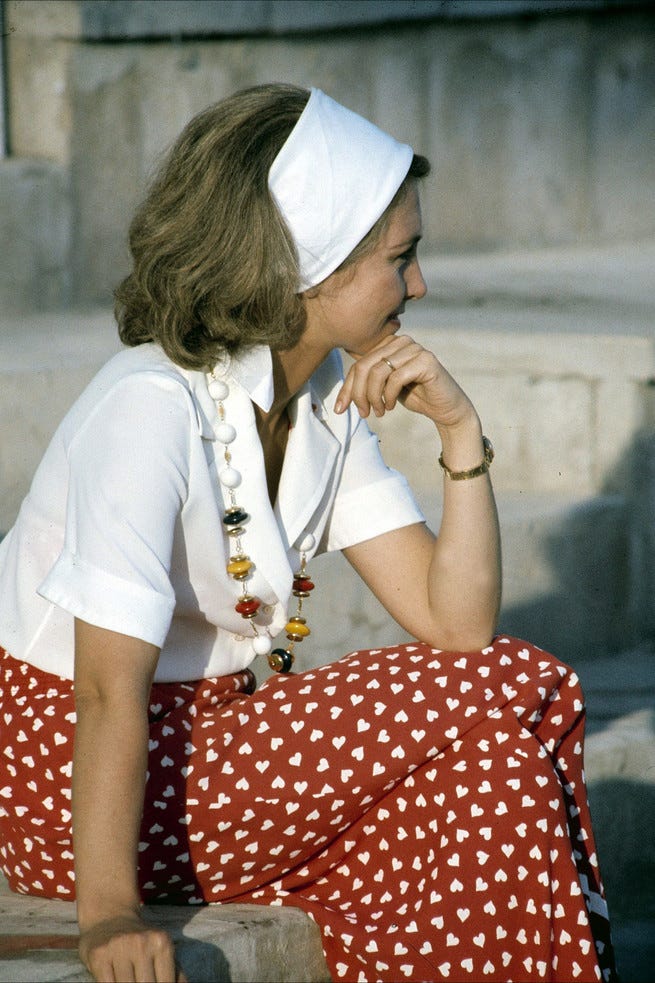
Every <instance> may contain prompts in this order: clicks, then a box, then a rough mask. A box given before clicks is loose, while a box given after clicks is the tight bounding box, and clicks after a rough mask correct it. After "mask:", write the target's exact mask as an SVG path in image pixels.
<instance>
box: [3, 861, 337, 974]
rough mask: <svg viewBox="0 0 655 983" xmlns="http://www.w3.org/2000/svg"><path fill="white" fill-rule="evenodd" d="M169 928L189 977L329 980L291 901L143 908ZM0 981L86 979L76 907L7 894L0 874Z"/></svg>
mask: <svg viewBox="0 0 655 983" xmlns="http://www.w3.org/2000/svg"><path fill="white" fill-rule="evenodd" d="M144 915H145V917H146V919H147V920H150V921H152V922H153V924H157V925H160V926H162V927H164V928H166V930H167V931H168V932H170V934H171V936H172V938H173V941H174V942H175V948H176V956H177V960H178V962H179V965H180V967H181V968H182V970H183V971H184V973H185V975H186V977H187V979H188V980H189V981H194V983H195V981H197V983H204V981H207V983H210V981H212V983H223V981H226V983H227V981H232V983H237V981H241V983H249V981H253V980H257V981H262V983H268V981H270V983H274V981H280V983H324V981H329V980H330V975H329V973H328V970H327V966H326V963H325V959H324V957H323V951H322V948H321V940H320V933H319V930H318V928H317V926H316V925H315V924H314V923H313V922H312V921H311V920H310V919H309V918H308V917H307V916H306V915H305V913H304V912H302V911H300V910H298V909H294V908H277V907H276V908H268V907H262V906H260V905H236V904H235V905H211V906H207V907H204V906H203V907H198V908H195V907H177V906H172V905H171V906H160V907H154V906H152V907H148V908H147V909H146V910H145V913H144ZM0 926H1V929H0V933H1V934H0V981H2V983H22V981H24V983H34V981H35V980H38V981H39V983H64V981H65V983H73V981H75V983H87V981H91V980H92V977H91V975H90V974H89V973H88V972H87V971H86V970H85V968H84V966H83V965H82V963H81V962H80V960H79V958H78V956H77V942H76V939H77V924H76V921H75V906H74V905H73V904H71V903H70V902H66V901H48V900H45V899H42V898H29V897H25V896H20V895H16V894H12V893H11V892H10V891H9V889H8V887H7V882H6V880H4V878H3V877H2V875H0Z"/></svg>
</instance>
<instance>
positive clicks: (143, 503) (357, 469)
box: [0, 344, 423, 682]
mask: <svg viewBox="0 0 655 983" xmlns="http://www.w3.org/2000/svg"><path fill="white" fill-rule="evenodd" d="M215 373H216V375H217V377H218V378H222V379H224V381H225V382H226V383H227V384H228V386H229V396H228V397H227V398H226V400H225V401H224V406H225V413H226V419H227V420H228V422H229V423H231V424H232V425H233V426H234V427H235V429H236V439H235V440H234V442H233V443H231V444H230V452H231V455H232V462H233V466H234V467H235V468H236V469H238V471H239V472H240V473H241V475H242V481H241V484H240V486H239V487H238V489H237V490H236V497H237V501H238V504H239V505H240V506H242V507H243V508H244V509H245V510H246V512H248V513H249V515H250V519H249V521H248V523H247V531H246V533H245V534H244V537H243V545H244V549H246V551H247V553H248V555H249V556H250V558H251V559H252V560H253V562H254V569H253V571H252V577H251V579H250V580H249V581H248V592H249V593H252V594H255V595H257V596H258V597H259V598H260V599H261V600H262V608H261V609H260V611H259V612H258V616H257V619H256V622H257V625H258V628H259V630H260V631H266V630H268V631H269V632H270V634H271V635H272V636H275V635H276V634H278V633H279V632H280V631H281V630H282V629H283V628H284V625H285V624H286V621H287V606H288V605H289V602H290V600H293V598H292V597H291V582H292V577H293V571H294V570H295V569H296V568H297V566H298V560H299V554H298V551H297V549H295V548H294V544H297V543H299V541H301V540H302V539H303V538H304V537H305V536H306V535H307V533H311V534H312V535H313V537H314V540H315V547H314V549H313V550H312V551H311V552H324V551H328V550H338V549H343V548H344V547H347V546H351V545H353V544H355V543H358V542H361V541H363V540H366V539H370V538H372V537H374V536H377V535H380V534H381V533H384V532H388V531H390V530H392V529H397V528H400V527H401V526H405V525H410V524H412V523H415V522H421V521H423V515H422V514H421V512H420V510H419V508H418V506H417V505H416V503H415V501H414V498H413V495H412V493H411V491H410V489H409V487H408V485H407V482H406V481H405V479H404V478H403V477H402V475H400V474H398V473H397V472H395V471H393V470H391V469H390V468H388V467H387V466H386V465H385V464H384V462H383V460H382V458H381V455H380V451H379V447H378V441H377V438H376V437H375V436H374V435H373V434H372V433H371V432H370V430H369V428H368V426H367V424H366V422H365V421H362V420H361V419H360V418H359V415H358V413H357V412H356V410H354V408H352V407H351V409H350V411H348V412H346V413H344V414H342V415H337V414H335V413H334V411H333V406H334V401H335V399H336V394H337V392H338V390H339V388H340V385H341V380H342V378H343V369H342V365H341V359H340V357H339V355H338V353H337V352H334V353H333V354H332V355H331V356H330V357H329V358H328V359H327V360H326V361H325V362H324V363H323V365H322V366H321V367H320V368H319V369H318V371H317V372H316V373H315V374H314V376H313V377H312V379H311V380H310V381H309V382H308V383H307V385H306V386H305V387H304V388H303V389H302V390H301V391H300V392H299V393H298V394H297V396H296V397H295V398H294V400H293V402H292V404H291V406H290V419H291V430H290V433H289V440H288V445H287V451H286V456H285V459H284V466H283V470H282V475H281V478H280V485H279V491H278V497H277V501H276V504H275V508H273V507H272V506H271V504H270V501H269V498H268V490H267V483H266V472H265V467H264V459H263V454H262V448H261V444H260V441H259V437H258V434H257V427H256V420H255V414H254V409H253V402H255V403H257V404H258V405H259V406H260V407H261V408H262V409H264V410H268V409H269V408H270V405H271V401H272V395H273V388H272V364H271V356H270V351H269V350H268V348H256V349H253V350H251V351H250V352H248V353H246V354H245V355H242V356H240V357H239V358H233V359H230V358H226V359H225V360H224V361H223V362H221V364H220V365H219V366H218V367H217V369H216V370H215ZM219 422H220V421H219V417H218V413H217V407H216V403H215V402H214V400H213V399H212V398H211V396H210V395H209V391H208V388H207V377H206V376H205V374H204V373H202V372H191V371H187V370H184V369H181V368H179V367H178V366H176V365H175V364H174V363H173V362H171V361H170V359H169V358H168V357H167V356H166V355H165V354H164V352H163V351H162V350H161V348H160V347H159V346H157V345H154V344H145V345H140V346H138V347H136V348H129V349H125V350H124V351H122V352H120V353H119V354H118V355H116V356H115V357H114V358H112V359H111V360H110V361H109V362H108V363H107V364H106V365H105V366H104V367H103V368H102V369H101V371H100V372H99V373H98V374H97V375H96V377H95V378H94V379H93V380H92V382H91V383H90V385H89V386H88V387H87V389H86V390H85V391H84V392H83V393H82V395H81V396H80V397H79V399H78V400H77V402H76V403H75V404H74V405H73V407H72V408H71V410H70V411H69V412H68V414H67V415H66V417H65V418H64V420H63V421H62V423H61V424H60V426H59V428H58V430H57V431H56V433H55V435H54V437H53V439H52V441H51V443H50V445H49V447H48V449H47V451H46V453H45V455H44V457H43V459H42V461H41V463H40V465H39V467H38V469H37V472H36V474H35V476H34V480H33V482H32V486H31V488H30V491H29V494H28V495H27V496H26V498H25V500H24V502H23V504H22V506H21V509H20V512H19V515H18V518H17V521H16V523H15V525H14V526H13V528H12V529H11V530H10V531H9V533H8V534H7V536H6V537H5V539H4V540H3V541H2V542H1V543H0V645H2V646H3V647H4V648H5V649H6V650H7V651H8V652H9V653H10V654H11V655H13V656H14V657H15V658H17V659H20V660H23V661H26V662H29V663H31V664H32V665H35V666H37V667H39V668H41V669H44V670H46V671H48V672H52V673H55V674H57V675H61V676H64V677H66V678H69V679H70V678H72V676H73V623H74V618H75V617H77V618H80V619H82V620H84V621H87V622H89V623H91V624H94V625H98V626H100V627H103V628H108V629H111V630H112V631H116V632H120V633H122V634H125V635H132V636H134V637H136V638H141V639H144V640H145V641H147V642H151V643H152V644H154V645H157V646H159V647H160V648H161V656H160V659H159V663H158V667H157V672H156V676H155V678H156V680H157V681H162V682H163V681H172V680H177V681H184V680H189V679H200V678H202V677H206V676H214V675H224V674H227V673H233V672H238V671H239V670H241V669H243V668H245V667H246V666H247V665H248V664H249V663H250V662H251V661H252V659H253V650H252V646H251V631H250V628H249V625H248V624H247V623H246V622H245V621H244V619H243V618H241V616H240V615H239V614H238V613H237V612H236V611H235V610H234V605H235V603H236V601H237V599H238V593H239V586H238V584H237V583H236V582H235V581H234V580H233V579H232V578H231V577H230V576H229V575H228V573H227V571H226V563H227V562H228V559H229V553H230V541H229V537H228V536H227V535H226V532H225V528H224V525H223V521H222V519H223V515H224V510H225V508H226V506H227V505H228V504H229V503H228V502H227V500H226V501H224V489H223V488H222V486H221V484H220V482H219V480H218V471H219V470H220V468H221V467H224V465H225V462H224V460H223V452H224V446H223V444H221V443H220V442H219V441H218V440H217V436H216V432H215V428H216V427H217V426H218V424H219ZM225 498H226V499H227V496H226V495H225ZM309 555H311V554H308V556H309Z"/></svg>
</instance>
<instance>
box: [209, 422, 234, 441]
mask: <svg viewBox="0 0 655 983" xmlns="http://www.w3.org/2000/svg"><path fill="white" fill-rule="evenodd" d="M214 429H215V432H216V436H217V437H218V439H219V440H220V442H221V444H231V443H232V441H233V440H234V438H235V437H236V435H237V432H236V430H235V429H234V427H233V426H232V424H231V423H219V424H218V425H217V426H216V427H215V428H214Z"/></svg>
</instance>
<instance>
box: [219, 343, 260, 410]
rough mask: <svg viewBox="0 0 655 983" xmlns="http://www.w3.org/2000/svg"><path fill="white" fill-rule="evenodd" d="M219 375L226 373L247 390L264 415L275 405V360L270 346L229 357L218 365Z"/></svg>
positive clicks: (258, 346) (255, 348)
mask: <svg viewBox="0 0 655 983" xmlns="http://www.w3.org/2000/svg"><path fill="white" fill-rule="evenodd" d="M217 372H218V374H223V373H225V374H226V375H228V374H229V375H231V376H232V378H233V379H234V380H235V381H236V382H238V383H239V385H240V386H243V388H244V389H245V390H246V392H247V393H248V395H249V396H250V398H251V400H252V401H253V403H256V404H257V406H259V408H260V409H261V410H263V411H264V413H268V411H269V410H270V408H271V406H272V405H273V359H272V358H271V350H270V348H269V347H268V345H257V346H256V347H254V348H248V349H246V350H245V351H243V352H239V353H237V354H236V355H227V356H225V358H224V359H222V360H221V362H220V363H219V364H218V365H217Z"/></svg>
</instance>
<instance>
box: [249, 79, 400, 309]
mask: <svg viewBox="0 0 655 983" xmlns="http://www.w3.org/2000/svg"><path fill="white" fill-rule="evenodd" d="M413 156H414V153H413V150H412V148H411V147H409V146H407V144H404V143H398V141H397V140H394V138H393V137H391V136H389V135H388V134H387V133H384V132H383V131H382V130H380V129H378V127H377V126H375V125H374V124H373V123H370V122H369V121H368V120H366V119H364V118H363V117H362V116H358V115H357V113H353V112H352V111H351V110H350V109H346V108H345V107H344V106H341V105H340V104H339V103H338V102H335V101H334V99H331V98H330V97H329V96H327V95H325V93H324V92H321V90H320V89H312V90H311V95H310V97H309V101H308V103H307V105H306V107H305V109H304V110H303V112H302V114H301V116H300V118H299V119H298V122H297V123H296V125H295V126H294V128H293V130H292V131H291V133H290V135H289V138H288V139H287V141H286V143H285V144H284V146H283V147H282V149H281V150H280V152H279V154H278V155H277V157H276V158H275V160H274V161H273V164H272V166H271V169H270V171H269V175H268V186H269V189H270V191H271V194H272V195H273V198H274V199H275V203H276V204H277V206H278V209H279V210H280V213H281V214H282V217H283V219H284V221H285V222H286V225H287V228H288V229H289V232H290V233H291V236H292V238H293V240H294V243H295V245H296V249H297V251H298V258H299V261H300V287H299V289H300V290H306V289H308V288H309V287H313V286H315V285H316V284H317V283H320V282H321V281H322V280H324V279H325V278H326V277H327V276H329V275H330V273H333V272H334V270H336V268H337V267H338V266H339V265H340V264H341V263H342V262H343V261H344V259H346V257H347V256H348V255H349V254H350V253H351V252H352V250H353V249H354V248H355V246H356V245H357V243H358V242H360V241H361V240H362V239H363V238H364V236H365V235H366V233H367V232H369V230H370V229H371V228H372V227H373V226H374V225H375V223H376V222H377V220H378V219H379V217H380V216H381V215H382V213H383V212H384V210H385V208H386V207H387V205H389V204H390V203H391V201H392V199H393V197H394V195H395V193H396V191H397V190H398V188H399V187H400V185H401V184H402V182H403V181H404V179H405V177H406V176H407V172H408V171H409V168H410V165H411V163H412V158H413Z"/></svg>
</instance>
